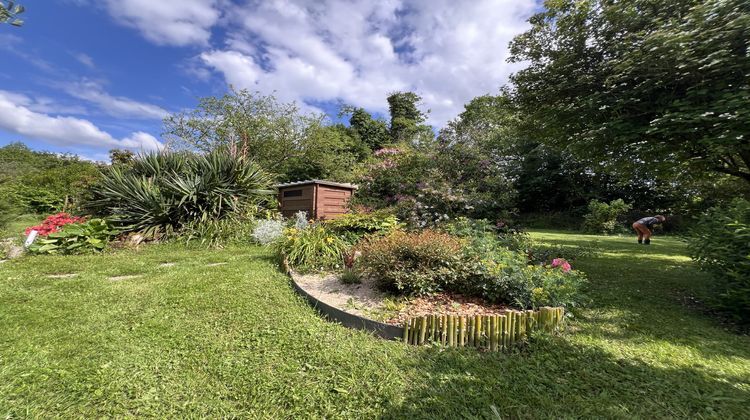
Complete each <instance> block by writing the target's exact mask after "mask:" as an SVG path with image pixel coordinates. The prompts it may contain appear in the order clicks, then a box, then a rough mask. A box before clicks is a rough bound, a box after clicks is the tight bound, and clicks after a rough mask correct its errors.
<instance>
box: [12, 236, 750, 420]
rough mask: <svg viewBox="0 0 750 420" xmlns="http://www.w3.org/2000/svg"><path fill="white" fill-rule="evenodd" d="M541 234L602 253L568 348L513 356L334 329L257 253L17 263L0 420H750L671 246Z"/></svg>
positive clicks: (727, 343) (120, 255) (741, 357)
mask: <svg viewBox="0 0 750 420" xmlns="http://www.w3.org/2000/svg"><path fill="white" fill-rule="evenodd" d="M533 236H534V237H535V239H538V240H540V241H544V242H549V243H556V244H561V245H571V246H575V245H580V244H586V243H588V242H589V241H592V240H597V241H599V244H600V246H601V247H602V250H603V253H602V254H601V255H599V256H597V257H591V258H586V259H584V260H582V261H577V262H575V263H574V265H575V266H576V268H580V269H582V270H583V271H585V272H586V273H587V274H588V275H589V278H590V282H591V285H590V290H589V296H590V297H591V299H592V300H593V304H592V306H591V307H590V308H589V309H586V310H583V311H582V312H581V319H580V320H578V321H575V322H572V323H570V324H569V325H570V332H569V333H567V334H565V335H564V336H561V337H552V338H539V339H537V340H536V341H535V342H534V343H533V344H532V345H531V346H530V348H529V349H528V352H524V353H522V354H514V355H506V354H496V353H492V354H488V353H480V352H477V351H475V350H440V349H437V348H417V347H405V346H403V345H401V344H399V343H397V342H387V341H384V340H380V339H376V338H372V337H370V336H368V335H367V334H365V333H362V332H357V331H352V330H349V329H346V328H343V327H340V326H337V325H333V324H330V323H328V322H326V321H324V320H323V319H321V318H320V317H318V316H317V315H316V313H315V312H314V311H313V310H312V309H311V308H309V307H308V306H307V305H306V304H305V303H304V302H303V301H302V300H301V299H300V298H299V297H297V296H296V295H295V294H294V292H293V291H292V288H291V287H290V286H289V284H288V280H287V279H286V278H285V277H284V276H283V275H282V274H280V273H279V271H278V270H277V268H276V265H275V263H274V262H273V260H272V258H271V256H270V252H267V251H266V250H264V249H262V248H253V247H250V248H228V249H224V250H221V251H215V250H204V249H197V248H196V249H189V248H185V247H181V246H176V245H161V246H151V247H144V248H143V249H142V250H141V251H139V252H135V251H117V252H112V253H109V254H107V255H104V256H67V257H54V256H51V257H50V256H48V257H29V258H23V259H20V260H15V261H10V262H5V263H3V264H1V265H0V416H2V417H6V416H10V417H49V416H61V417H71V416H85V417H93V416H148V415H150V416H160V417H172V416H174V417H177V416H179V417H183V416H213V417H217V416H248V417H256V418H280V417H282V418H284V417H286V418H307V417H328V418H337V417H349V418H362V417H376V416H384V417H407V418H422V417H431V418H436V417H460V416H468V417H471V416H476V417H489V418H492V417H495V413H498V414H499V415H500V416H501V417H520V418H527V417H566V416H588V417H601V416H604V417H626V416H635V417H649V418H653V417H721V418H742V417H744V418H748V417H750V403H748V402H749V401H750V337H747V336H742V335H738V334H736V333H732V332H729V331H727V330H726V329H725V328H724V327H722V325H720V324H719V323H718V322H717V321H716V320H714V319H711V318H710V317H708V316H707V315H705V314H702V313H700V309H699V308H697V307H696V306H695V305H694V304H691V302H692V300H691V299H687V298H686V297H687V296H701V295H703V293H704V292H705V290H704V289H703V288H704V287H705V286H704V285H708V284H709V283H708V282H706V277H705V276H703V275H702V274H700V273H698V272H697V271H695V270H694V268H692V267H691V265H692V264H691V262H690V260H689V258H688V257H686V256H685V254H684V249H683V246H682V245H681V244H680V243H679V242H678V241H677V240H674V239H664V238H661V237H659V238H657V239H656V240H655V241H654V244H653V245H652V246H651V247H643V246H641V247H639V246H637V245H636V244H635V243H634V240H633V239H632V238H630V237H628V238H620V237H597V236H584V235H577V234H569V233H556V232H536V233H534V234H533ZM169 263H174V264H173V265H171V264H169ZM217 263H225V264H219V265H216V264H217ZM66 274H77V275H76V276H75V277H65V276H61V275H66ZM50 275H53V276H56V277H54V278H50V277H49V276H50ZM127 276H135V277H127Z"/></svg>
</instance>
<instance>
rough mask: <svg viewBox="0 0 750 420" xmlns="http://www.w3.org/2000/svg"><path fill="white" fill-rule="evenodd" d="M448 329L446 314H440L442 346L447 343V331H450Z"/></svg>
mask: <svg viewBox="0 0 750 420" xmlns="http://www.w3.org/2000/svg"><path fill="white" fill-rule="evenodd" d="M447 329H448V325H447V323H446V318H445V315H440V345H442V346H444V345H445V340H446V338H447V337H446V333H447V332H448V331H447Z"/></svg>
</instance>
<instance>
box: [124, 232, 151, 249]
mask: <svg viewBox="0 0 750 420" xmlns="http://www.w3.org/2000/svg"><path fill="white" fill-rule="evenodd" d="M144 240H146V238H145V237H144V236H143V235H141V234H140V233H134V234H132V235H130V236H128V239H127V241H126V243H127V245H128V246H138V245H140V244H141V242H143V241H144Z"/></svg>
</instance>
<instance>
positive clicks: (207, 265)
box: [206, 262, 226, 267]
mask: <svg viewBox="0 0 750 420" xmlns="http://www.w3.org/2000/svg"><path fill="white" fill-rule="evenodd" d="M225 264H226V263H225V262H217V263H211V264H206V267H216V266H218V265H225Z"/></svg>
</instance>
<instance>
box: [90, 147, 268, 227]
mask: <svg viewBox="0 0 750 420" xmlns="http://www.w3.org/2000/svg"><path fill="white" fill-rule="evenodd" d="M271 181H272V179H271V177H270V176H269V175H268V174H267V173H266V172H265V171H264V170H263V169H262V168H260V166H258V165H257V164H256V163H255V162H253V161H251V160H249V159H247V158H245V157H244V156H242V155H236V154H234V153H231V152H230V151H229V150H227V149H217V150H215V151H212V152H210V153H206V154H195V153H189V152H171V151H158V152H151V153H147V154H144V155H141V156H138V157H137V158H136V159H135V161H134V162H133V164H132V165H131V166H111V167H108V168H106V169H105V170H104V172H103V177H102V180H101V181H100V182H99V183H98V184H96V185H95V186H94V187H93V188H92V197H93V198H92V199H91V200H90V201H89V202H88V203H86V205H85V206H86V208H87V209H88V210H89V211H90V212H92V213H94V214H99V215H108V216H112V217H113V220H115V222H116V223H117V224H118V225H119V227H120V228H121V229H123V230H124V231H139V232H142V233H144V234H146V235H149V236H161V235H165V234H167V235H169V234H172V233H174V232H176V231H178V230H179V229H181V228H182V227H183V226H185V225H188V224H190V225H192V226H195V223H201V222H208V221H216V220H222V219H224V218H226V217H230V216H236V215H238V214H245V213H246V210H247V209H248V208H251V207H254V206H256V205H257V204H258V203H259V202H263V201H265V200H267V199H268V198H270V197H271V194H272V191H271V190H270V186H271Z"/></svg>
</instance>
